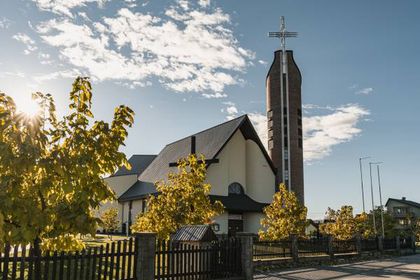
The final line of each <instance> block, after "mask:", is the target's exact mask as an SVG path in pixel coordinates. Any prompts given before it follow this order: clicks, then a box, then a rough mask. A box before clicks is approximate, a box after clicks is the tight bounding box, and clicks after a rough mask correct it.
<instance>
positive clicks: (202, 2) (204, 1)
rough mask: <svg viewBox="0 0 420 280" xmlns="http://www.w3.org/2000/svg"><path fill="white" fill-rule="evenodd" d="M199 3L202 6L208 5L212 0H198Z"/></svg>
mask: <svg viewBox="0 0 420 280" xmlns="http://www.w3.org/2000/svg"><path fill="white" fill-rule="evenodd" d="M198 4H199V5H200V6H201V7H207V6H209V5H210V0H198Z"/></svg>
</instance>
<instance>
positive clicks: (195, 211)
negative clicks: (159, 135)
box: [131, 155, 224, 239]
mask: <svg viewBox="0 0 420 280" xmlns="http://www.w3.org/2000/svg"><path fill="white" fill-rule="evenodd" d="M206 173H207V172H206V164H205V161H204V157H202V156H201V159H198V158H197V157H196V156H195V155H189V156H188V158H186V159H181V160H179V161H178V172H177V173H170V174H168V180H167V181H166V182H165V181H161V182H158V183H156V189H157V191H158V195H157V196H150V197H149V198H148V201H147V212H146V213H142V214H140V215H139V216H138V217H137V219H136V221H135V223H134V225H133V226H132V227H131V229H132V231H134V232H142V231H149V232H156V233H157V235H158V238H159V239H168V238H169V237H170V235H171V234H172V233H174V232H175V231H176V230H177V229H178V228H179V227H181V226H183V225H195V224H208V223H211V221H212V219H213V218H214V217H215V216H217V215H220V214H221V213H223V210H224V207H223V205H222V203H221V202H219V201H216V202H214V203H211V201H210V198H209V194H210V189H211V186H210V184H207V183H205V182H204V181H205V180H206Z"/></svg>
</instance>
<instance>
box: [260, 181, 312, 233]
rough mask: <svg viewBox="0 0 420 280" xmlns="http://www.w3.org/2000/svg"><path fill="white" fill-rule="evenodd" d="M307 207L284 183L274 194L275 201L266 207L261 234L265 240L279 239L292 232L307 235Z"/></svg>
mask: <svg viewBox="0 0 420 280" xmlns="http://www.w3.org/2000/svg"><path fill="white" fill-rule="evenodd" d="M307 211H308V210H307V208H306V207H305V206H304V205H302V204H300V202H299V200H298V199H297V197H296V195H295V193H293V192H289V191H288V190H287V189H286V186H285V185H284V184H280V187H279V191H278V192H276V193H275V194H274V197H273V202H272V203H271V204H270V205H269V206H267V207H265V208H264V214H265V217H264V218H263V219H262V220H261V225H262V226H263V227H264V228H265V230H260V232H259V236H260V238H261V239H263V240H279V239H285V238H288V237H289V236H290V235H291V234H296V235H298V236H304V235H305V227H306V224H307V222H306V214H307Z"/></svg>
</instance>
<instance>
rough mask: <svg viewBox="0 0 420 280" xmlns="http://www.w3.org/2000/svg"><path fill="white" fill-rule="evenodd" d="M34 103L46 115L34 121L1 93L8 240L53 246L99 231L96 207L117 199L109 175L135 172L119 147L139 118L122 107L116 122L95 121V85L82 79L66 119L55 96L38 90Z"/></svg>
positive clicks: (0, 195)
mask: <svg viewBox="0 0 420 280" xmlns="http://www.w3.org/2000/svg"><path fill="white" fill-rule="evenodd" d="M33 98H34V99H35V100H36V101H37V102H38V104H39V105H40V108H41V112H42V113H40V114H38V115H37V116H36V117H34V118H29V117H27V116H25V115H24V114H23V113H20V112H19V111H18V110H17V109H16V106H15V103H14V101H13V99H12V98H11V97H9V96H7V95H6V94H4V93H0V217H1V216H2V217H3V219H2V221H3V222H2V225H1V223H0V225H1V230H2V232H3V233H4V235H3V238H2V241H7V242H10V243H12V244H18V243H29V242H35V241H36V242H39V241H42V242H43V245H44V246H46V247H49V248H54V246H58V245H57V244H61V245H63V244H68V242H67V243H66V241H68V240H71V239H73V237H74V235H76V234H95V232H96V228H97V224H98V222H99V219H98V218H96V217H95V216H94V209H96V208H98V206H99V205H100V204H101V203H102V202H104V201H106V200H110V199H114V194H113V191H112V190H111V189H110V188H109V187H108V186H107V184H106V183H105V182H104V180H103V177H104V175H106V174H111V173H113V172H115V170H116V169H117V168H118V167H120V166H122V165H125V166H127V167H129V164H128V162H127V159H126V157H125V155H124V153H122V152H120V151H119V149H120V147H121V145H123V144H124V141H125V139H126V137H127V127H129V126H131V125H132V123H133V121H134V113H133V111H132V110H131V109H130V108H128V107H126V106H120V107H118V108H116V109H115V111H114V117H113V120H112V123H111V124H108V123H106V122H104V121H95V122H93V123H92V122H91V120H92V119H93V114H92V112H91V105H92V102H91V100H92V87H91V84H90V82H89V80H88V78H83V77H78V78H77V79H76V80H75V81H74V83H73V88H72V90H71V92H70V105H69V109H70V112H69V114H68V115H66V116H64V117H63V118H62V119H61V120H58V119H57V116H56V108H55V104H54V100H53V98H52V96H51V95H49V94H42V93H39V92H37V93H35V94H33ZM66 246H67V245H66ZM62 249H66V248H62Z"/></svg>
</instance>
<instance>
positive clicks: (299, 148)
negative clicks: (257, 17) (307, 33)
mask: <svg viewBox="0 0 420 280" xmlns="http://www.w3.org/2000/svg"><path fill="white" fill-rule="evenodd" d="M269 36H270V37H277V38H280V39H281V49H280V50H278V51H276V52H275V53H274V60H273V63H272V64H271V67H270V70H269V71H268V74H267V78H266V96H267V121H268V152H269V155H270V157H271V159H272V161H273V163H274V165H275V167H276V168H277V175H276V185H278V184H280V183H284V184H285V185H286V187H287V188H288V190H289V191H293V192H295V194H296V196H297V197H298V199H299V201H301V202H302V203H304V182H303V181H304V179H303V143H302V140H303V139H302V137H303V135H302V100H301V84H302V76H301V73H300V71H299V68H298V66H297V65H296V62H295V60H294V58H293V52H292V51H290V50H286V44H285V40H286V38H287V37H296V36H297V33H296V32H289V31H286V27H285V23H284V17H282V18H281V27H280V32H270V33H269Z"/></svg>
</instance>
